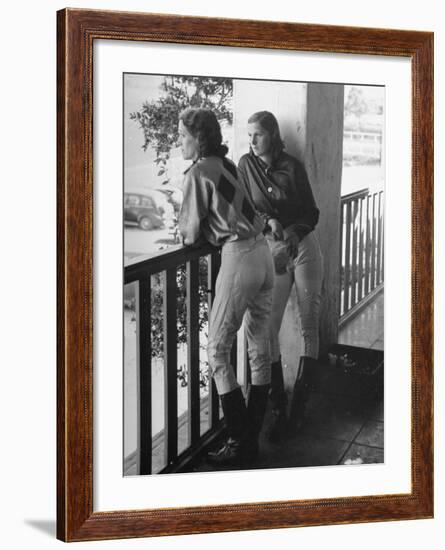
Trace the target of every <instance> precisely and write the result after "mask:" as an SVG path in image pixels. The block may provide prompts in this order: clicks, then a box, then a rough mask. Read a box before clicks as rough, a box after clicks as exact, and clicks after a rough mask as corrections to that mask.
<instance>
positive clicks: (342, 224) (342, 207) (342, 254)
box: [339, 201, 346, 317]
mask: <svg viewBox="0 0 445 550" xmlns="http://www.w3.org/2000/svg"><path fill="white" fill-rule="evenodd" d="M345 211H346V209H345V205H344V204H343V202H342V201H340V296H339V304H340V306H339V309H340V311H339V316H340V317H341V316H342V315H343V314H344V313H345V312H344V308H343V306H344V300H343V296H342V288H343V289H344V283H345V273H344V264H345V261H344V258H345V250H344V246H345V235H344V233H345ZM343 293H344V290H343Z"/></svg>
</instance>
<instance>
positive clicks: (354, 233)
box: [350, 199, 358, 307]
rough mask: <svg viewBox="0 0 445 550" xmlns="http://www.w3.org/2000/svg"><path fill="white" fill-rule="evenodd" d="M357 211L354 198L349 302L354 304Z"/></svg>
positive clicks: (356, 201) (351, 305)
mask: <svg viewBox="0 0 445 550" xmlns="http://www.w3.org/2000/svg"><path fill="white" fill-rule="evenodd" d="M357 213H358V200H357V199H354V202H353V205H352V268H351V304H350V307H353V306H355V304H356V285H357Z"/></svg>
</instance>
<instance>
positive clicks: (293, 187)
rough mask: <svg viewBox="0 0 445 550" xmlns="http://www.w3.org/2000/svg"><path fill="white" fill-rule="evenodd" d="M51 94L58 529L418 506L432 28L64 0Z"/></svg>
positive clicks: (142, 532)
mask: <svg viewBox="0 0 445 550" xmlns="http://www.w3.org/2000/svg"><path fill="white" fill-rule="evenodd" d="M57 107H58V520H57V524H58V538H60V539H61V540H64V541H74V540H98V539H112V538H129V537H143V536H158V535H169V534H170V535H174V534H187V533H204V532H215V531H236V530H247V529H272V528H279V527H293V526H305V525H321V524H336V523H348V522H350V523H352V522H369V521H386V520H397V519H415V518H429V517H432V515H433V442H432V428H433V427H432V422H433V420H432V405H433V403H432V400H433V397H432V396H433V366H432V357H433V355H432V342H433V326H432V297H433V281H432V262H433V253H432V242H433V191H432V189H433V130H432V128H433V35H432V33H425V32H414V31H400V30H387V29H385V30H383V29H365V28H349V27H330V26H317V25H301V24H294V23H292V24H290V23H272V22H259V21H247V20H245V21H242V20H228V19H210V18H197V17H196V18H195V17H180V16H167V15H154V14H140V13H123V12H104V11H92V10H91V11H90V10H77V9H65V10H62V11H60V12H58V105H57ZM385 364H386V368H385V367H384V366H385Z"/></svg>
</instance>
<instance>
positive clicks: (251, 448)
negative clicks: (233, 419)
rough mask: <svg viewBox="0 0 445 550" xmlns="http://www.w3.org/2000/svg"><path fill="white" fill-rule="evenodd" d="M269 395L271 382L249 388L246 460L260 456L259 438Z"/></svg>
mask: <svg viewBox="0 0 445 550" xmlns="http://www.w3.org/2000/svg"><path fill="white" fill-rule="evenodd" d="M268 395H269V384H265V385H261V386H255V385H251V386H250V388H249V397H248V400H247V440H246V452H245V458H246V462H250V461H252V460H255V459H256V457H257V456H258V438H259V435H260V432H261V428H262V426H263V420H264V415H265V413H266V407H267V398H268Z"/></svg>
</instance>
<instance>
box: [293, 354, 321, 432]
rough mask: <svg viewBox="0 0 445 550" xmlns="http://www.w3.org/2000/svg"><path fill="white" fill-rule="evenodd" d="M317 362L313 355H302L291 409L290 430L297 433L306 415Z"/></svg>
mask: <svg viewBox="0 0 445 550" xmlns="http://www.w3.org/2000/svg"><path fill="white" fill-rule="evenodd" d="M316 364H317V360H316V359H313V358H312V357H306V356H302V357H300V365H299V367H298V374H297V379H296V380H295V385H294V390H293V393H292V401H291V406H290V411H289V422H288V426H289V432H290V433H291V434H292V433H294V434H295V433H297V432H298V431H299V430H300V429H301V428H302V426H303V424H304V421H305V416H306V403H307V400H308V398H309V392H310V390H311V383H310V379H311V368H312V367H314V366H315V365H316Z"/></svg>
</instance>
